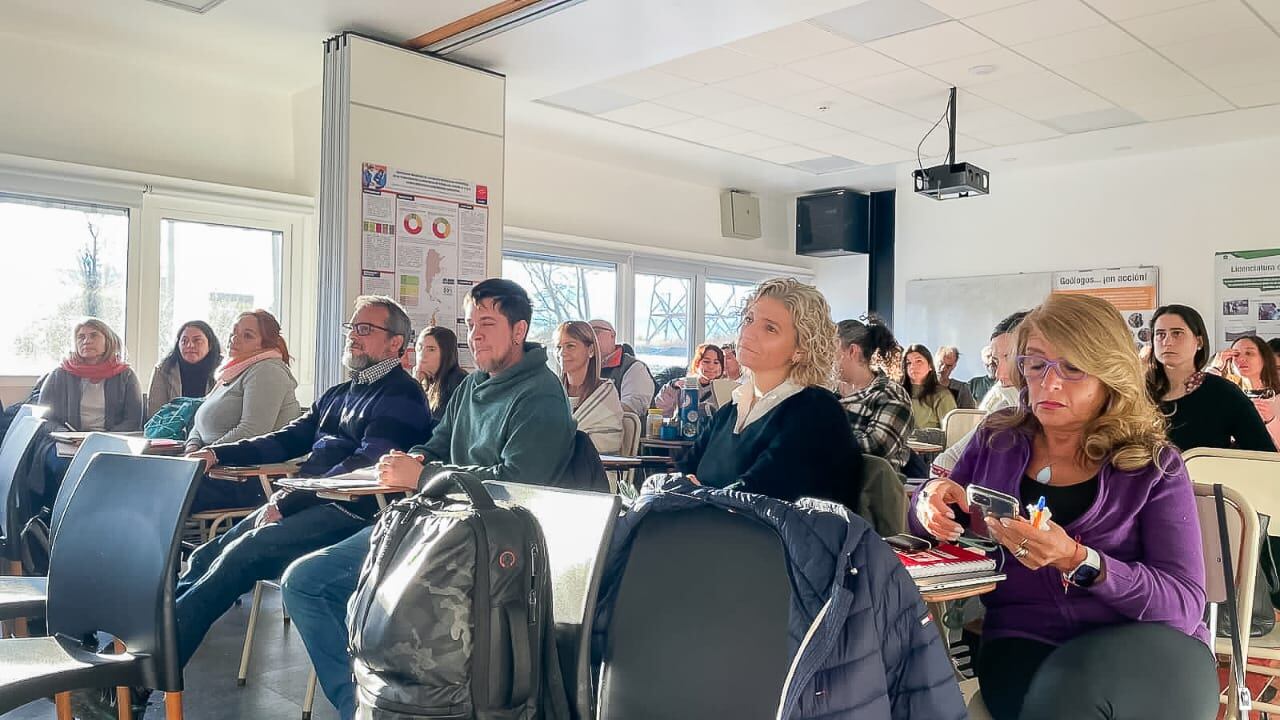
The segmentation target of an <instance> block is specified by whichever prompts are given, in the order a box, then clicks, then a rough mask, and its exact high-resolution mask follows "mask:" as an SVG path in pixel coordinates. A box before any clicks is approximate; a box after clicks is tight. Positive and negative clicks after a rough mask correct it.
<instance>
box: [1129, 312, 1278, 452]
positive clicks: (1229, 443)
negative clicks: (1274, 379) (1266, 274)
mask: <svg viewBox="0 0 1280 720" xmlns="http://www.w3.org/2000/svg"><path fill="white" fill-rule="evenodd" d="M1151 344H1152V353H1151V358H1150V359H1149V360H1148V361H1147V393H1148V394H1149V395H1150V396H1151V399H1152V400H1153V401H1154V402H1156V403H1157V404H1158V405H1159V407H1160V412H1161V413H1163V414H1164V416H1165V417H1167V418H1169V440H1170V441H1171V442H1172V443H1173V444H1174V445H1177V446H1178V448H1179V449H1181V450H1183V451H1186V450H1190V449H1192V448H1198V447H1210V448H1237V449H1239V450H1263V451H1266V452H1275V450H1276V446H1275V443H1274V442H1272V441H1271V436H1270V435H1268V434H1267V428H1266V426H1265V425H1263V424H1262V419H1261V418H1259V417H1258V413H1257V411H1256V410H1255V409H1254V407H1253V404H1252V403H1250V402H1249V398H1247V397H1245V395H1244V393H1243V392H1241V391H1240V388H1238V387H1236V386H1235V385H1232V384H1231V383H1230V382H1229V381H1227V380H1225V379H1223V378H1221V377H1218V376H1217V375H1214V374H1212V373H1207V372H1205V371H1204V370H1205V368H1206V366H1208V364H1209V357H1210V354H1211V346H1210V341H1209V333H1208V332H1207V331H1206V330H1205V326H1204V319H1203V318H1201V317H1200V313H1198V312H1196V310H1195V308H1191V307H1187V306H1186V305H1165V306H1163V307H1161V308H1159V309H1157V310H1156V311H1155V314H1153V315H1152V316H1151Z"/></svg>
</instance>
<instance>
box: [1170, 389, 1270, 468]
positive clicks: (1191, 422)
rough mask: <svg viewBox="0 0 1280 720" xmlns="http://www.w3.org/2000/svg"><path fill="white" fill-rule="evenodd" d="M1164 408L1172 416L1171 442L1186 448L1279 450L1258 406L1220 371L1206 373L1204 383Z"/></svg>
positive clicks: (1181, 448) (1180, 447) (1171, 401)
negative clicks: (1221, 374) (1222, 375)
mask: <svg viewBox="0 0 1280 720" xmlns="http://www.w3.org/2000/svg"><path fill="white" fill-rule="evenodd" d="M1160 412H1162V413H1164V414H1165V416H1166V417H1168V418H1169V442H1172V443H1173V444H1174V445H1177V446H1178V449H1179V450H1182V451H1184V452H1185V451H1187V450H1190V449H1191V448H1198V447H1208V448H1223V449H1226V448H1235V449H1237V450H1262V451H1265V452H1275V449H1276V446H1275V444H1274V443H1273V442H1271V435H1269V434H1268V433H1267V426H1266V425H1263V424H1262V418H1261V417H1259V416H1258V410H1257V408H1255V407H1254V406H1253V403H1251V402H1249V398H1248V397H1246V396H1245V394H1244V393H1243V392H1241V390H1240V388H1238V387H1236V386H1235V385H1233V384H1231V382H1230V381H1228V380H1224V379H1223V378H1220V377H1218V376H1217V375H1213V374H1210V373H1205V376H1204V382H1202V383H1201V384H1200V387H1198V388H1196V389H1195V390H1192V391H1191V393H1190V394H1189V395H1184V396H1182V397H1180V398H1178V399H1177V400H1169V401H1166V402H1162V403H1160ZM1275 422H1280V420H1277V421H1275Z"/></svg>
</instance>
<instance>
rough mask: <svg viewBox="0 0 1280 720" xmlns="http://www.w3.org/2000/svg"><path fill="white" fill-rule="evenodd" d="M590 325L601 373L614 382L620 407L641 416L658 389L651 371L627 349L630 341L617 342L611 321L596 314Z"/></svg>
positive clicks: (601, 375) (642, 417)
mask: <svg viewBox="0 0 1280 720" xmlns="http://www.w3.org/2000/svg"><path fill="white" fill-rule="evenodd" d="M591 329H592V330H594V331H595V333H596V343H597V344H599V346H600V358H601V360H600V377H602V378H604V379H605V380H609V381H611V382H612V383H613V389H614V391H616V392H617V393H618V397H619V398H620V399H621V400H622V407H623V409H624V410H626V411H627V412H629V413H633V414H635V415H636V416H637V417H639V418H640V419H641V420H643V419H644V417H645V415H646V414H648V412H649V406H650V405H652V404H653V394H654V393H655V392H657V385H656V384H655V383H654V381H653V373H652V372H651V371H650V369H649V366H648V365H645V364H644V362H643V361H641V360H638V359H636V356H635V353H633V352H631V351H630V350H629V349H628V348H630V347H631V346H630V345H626V344H619V343H618V333H617V331H616V330H614V329H613V323H611V322H609V321H608V320H602V319H600V318H596V319H595V320H592V321H591Z"/></svg>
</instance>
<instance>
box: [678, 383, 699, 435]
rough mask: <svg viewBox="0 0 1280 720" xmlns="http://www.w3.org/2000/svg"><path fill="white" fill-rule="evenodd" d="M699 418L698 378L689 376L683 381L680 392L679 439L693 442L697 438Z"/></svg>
mask: <svg viewBox="0 0 1280 720" xmlns="http://www.w3.org/2000/svg"><path fill="white" fill-rule="evenodd" d="M699 418H700V413H699V411H698V378H697V376H696V375H690V376H689V377H687V378H685V379H684V390H682V391H681V392H680V439H682V440H693V439H695V438H697V437H698V427H699Z"/></svg>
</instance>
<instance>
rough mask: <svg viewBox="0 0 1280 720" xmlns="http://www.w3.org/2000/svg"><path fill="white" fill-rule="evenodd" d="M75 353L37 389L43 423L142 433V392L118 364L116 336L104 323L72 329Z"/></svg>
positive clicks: (88, 320) (128, 370) (92, 322)
mask: <svg viewBox="0 0 1280 720" xmlns="http://www.w3.org/2000/svg"><path fill="white" fill-rule="evenodd" d="M74 337H75V348H74V349H73V350H72V351H71V353H70V354H69V355H67V358H66V359H65V360H63V361H62V365H61V366H60V367H58V368H56V369H55V370H54V371H53V372H51V373H49V376H48V378H47V379H46V380H45V381H44V386H43V387H41V389H40V404H41V405H46V406H48V407H49V413H48V414H47V415H46V416H45V417H46V418H48V419H51V420H54V421H58V422H63V423H66V424H67V425H69V426H70V427H71V428H72V429H73V430H81V431H90V430H100V431H107V432H135V431H138V430H141V429H142V389H141V387H140V386H139V385H138V376H137V375H135V374H134V373H133V369H132V368H130V367H129V366H128V365H127V364H126V363H124V362H123V361H122V360H121V354H122V348H121V344H120V336H119V335H116V333H115V331H114V330H112V329H111V328H110V326H108V325H107V324H106V323H105V322H103V321H101V320H99V319H97V318H85V319H83V320H81V321H80V322H79V323H77V324H76V327H75V332H74Z"/></svg>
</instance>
